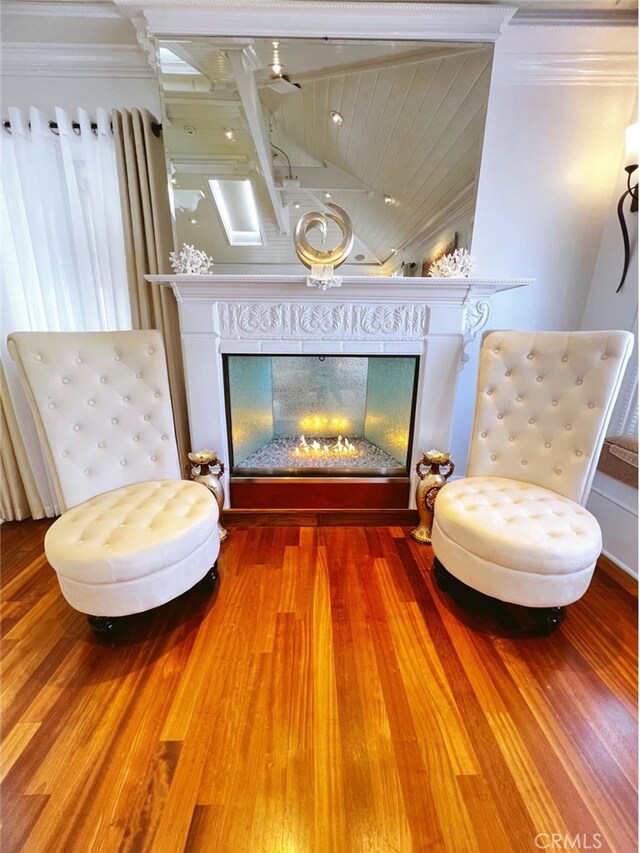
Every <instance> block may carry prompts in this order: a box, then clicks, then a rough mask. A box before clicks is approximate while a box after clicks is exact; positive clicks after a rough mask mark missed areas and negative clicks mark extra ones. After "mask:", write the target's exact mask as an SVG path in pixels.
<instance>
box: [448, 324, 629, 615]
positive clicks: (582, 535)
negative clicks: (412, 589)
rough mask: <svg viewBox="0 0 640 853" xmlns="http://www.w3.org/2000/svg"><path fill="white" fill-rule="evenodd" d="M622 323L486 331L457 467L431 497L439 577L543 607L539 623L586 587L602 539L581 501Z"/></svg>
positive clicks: (621, 344) (624, 339)
mask: <svg viewBox="0 0 640 853" xmlns="http://www.w3.org/2000/svg"><path fill="white" fill-rule="evenodd" d="M632 343H633V336H632V335H631V334H630V333H629V332H493V333H491V334H489V335H487V337H486V338H485V340H484V343H483V346H482V349H481V351H480V367H479V373H478V387H477V400H476V410H475V417H474V423H473V430H472V438H471V447H470V453H469V464H468V468H467V476H466V477H464V478H462V479H460V480H454V481H452V482H450V483H448V484H447V485H445V486H444V487H443V488H442V489H441V491H440V493H439V494H438V497H437V500H436V502H435V517H434V521H433V529H432V543H433V550H434V553H435V557H436V559H435V562H434V570H435V574H436V578H437V579H438V582H439V583H440V585H445V584H446V581H447V579H448V578H449V574H451V575H453V576H454V577H456V578H458V580H460V581H462V582H463V583H465V584H467V585H468V586H471V587H473V588H474V589H477V590H479V591H480V592H483V593H485V594H486V595H489V596H492V597H494V598H498V599H500V600H502V601H507V602H511V603H513V604H521V605H525V606H528V607H535V608H542V610H541V611H540V615H541V617H542V624H543V626H544V628H545V629H546V630H547V631H548V632H550V631H552V630H554V629H555V628H556V627H557V626H558V624H559V623H560V619H561V617H562V615H563V608H564V606H565V605H567V604H571V603H572V602H574V601H577V600H578V599H579V598H580V597H581V596H582V595H583V594H584V593H585V591H586V590H587V587H588V586H589V583H590V581H591V577H592V575H593V571H594V569H595V564H596V560H597V558H598V556H599V555H600V551H601V547H602V537H601V533H600V528H599V526H598V523H597V521H596V520H595V518H594V517H593V516H592V515H591V514H590V513H589V512H587V510H586V509H584V508H583V505H584V504H585V502H586V500H587V497H588V495H589V490H590V488H591V482H592V479H593V475H594V473H595V468H596V465H597V461H598V456H599V453H600V449H601V447H602V443H603V441H604V437H605V431H606V428H607V424H608V421H609V418H610V416H611V412H612V409H613V404H614V402H615V398H616V395H617V393H618V390H619V388H620V383H621V381H622V376H623V373H624V368H625V365H626V363H627V360H628V359H629V356H630V354H631V348H632Z"/></svg>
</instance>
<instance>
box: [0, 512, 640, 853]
mask: <svg viewBox="0 0 640 853" xmlns="http://www.w3.org/2000/svg"><path fill="white" fill-rule="evenodd" d="M48 524H49V522H46V521H45V522H22V523H20V524H5V525H3V526H2V529H1V531H0V533H1V535H2V558H3V593H2V620H1V626H2V641H1V642H2V657H3V674H2V696H3V706H2V707H3V716H2V737H3V752H2V764H1V773H0V775H1V777H2V800H1V802H2V838H1V840H2V848H1V849H2V851H3V853H18V851H20V853H22V851H26V853H39V851H42V853H55V851H65V853H75V851H79V853H80V851H81V853H87V851H91V853H94V851H135V853H143V851H145V853H146V851H158V853H178V851H183V850H184V851H189V853H194V852H195V851H197V853H209V851H215V853H227V851H228V853H280V852H282V853H294V851H295V853H387V851H399V853H410V851H427V850H429V851H453V853H459V851H480V852H481V853H494V852H495V851H518V853H522V851H529V850H530V851H537V850H540V849H596V850H598V849H599V850H603V851H616V853H618V851H619V853H630V851H633V850H636V849H637V678H636V675H637V593H636V590H635V587H634V585H633V583H631V582H629V581H628V580H623V579H621V577H620V575H619V573H618V572H617V571H616V570H615V568H611V566H608V565H606V564H605V565H604V568H603V569H599V570H597V572H596V576H595V578H594V581H593V583H592V585H591V587H590V589H589V591H588V593H587V594H586V596H585V597H584V598H583V599H582V600H581V601H580V602H578V603H577V604H576V605H573V606H572V607H570V608H568V616H567V619H566V621H565V622H564V623H563V625H562V626H561V628H560V629H559V631H558V632H557V633H556V634H555V635H553V636H552V637H550V638H535V637H532V636H530V635H529V634H528V633H527V631H526V630H525V629H523V628H522V627H518V626H519V625H520V626H522V625H526V620H524V619H523V618H521V617H522V613H519V612H517V609H516V608H512V609H509V608H506V607H503V606H501V605H497V604H495V603H494V602H492V601H491V600H489V599H486V598H484V597H483V596H479V595H477V594H472V593H469V592H467V591H466V590H465V589H462V588H461V589H459V590H457V591H456V592H455V594H454V595H453V596H450V595H447V594H446V593H443V592H441V591H440V590H438V588H437V587H436V586H435V583H434V580H433V578H432V572H431V562H432V552H431V549H430V548H428V547H425V546H421V545H419V544H418V543H416V542H414V541H413V540H412V539H411V538H410V537H409V536H408V531H409V528H408V527H391V526H389V527H331V526H329V527H324V526H320V527H256V528H246V527H241V526H239V527H237V528H235V529H234V527H233V523H231V524H230V525H229V526H230V527H231V537H230V539H229V540H228V542H226V543H225V544H224V545H223V548H222V554H221V557H220V583H219V586H218V589H217V591H216V592H215V593H214V594H213V596H211V595H209V594H208V593H207V591H206V589H204V587H202V586H198V587H195V588H194V589H193V590H191V591H190V592H188V593H186V594H185V595H183V596H182V597H181V598H179V599H177V600H176V601H174V602H171V603H170V604H168V605H165V606H164V607H161V608H158V609H157V610H155V611H153V612H150V613H147V614H142V615H140V616H137V617H128V618H127V619H124V620H122V622H121V625H120V628H119V634H118V636H117V639H116V640H115V642H114V643H113V644H110V645H103V644H100V643H99V642H98V641H97V640H96V639H95V638H94V636H93V634H92V632H91V631H90V629H89V627H88V625H87V623H86V621H85V618H84V617H83V616H82V615H81V614H78V613H76V612H74V611H73V610H72V609H71V608H70V607H69V606H68V605H67V604H66V603H65V601H64V600H63V599H62V597H61V596H60V594H59V592H58V587H57V583H56V580H55V575H54V573H53V571H52V570H51V569H50V567H49V566H48V564H47V562H46V560H45V557H44V554H43V544H42V543H43V537H44V533H45V531H46V529H47V527H48ZM619 580H622V582H619ZM553 834H555V837H556V839H561V840H562V839H564V841H563V845H564V846H561V845H560V844H559V843H558V842H557V841H556V846H555V847H553V848H552V847H551V844H552V840H553V839H552V835H553ZM576 837H578V842H576ZM569 842H571V843H572V844H573V847H571V846H568V843H569ZM576 844H577V846H576ZM545 845H546V846H545ZM588 845H590V846H588Z"/></svg>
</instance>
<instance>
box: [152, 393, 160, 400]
mask: <svg viewBox="0 0 640 853" xmlns="http://www.w3.org/2000/svg"><path fill="white" fill-rule="evenodd" d="M153 396H154V397H155V398H156V400H157V399H158V398H159V397H160V392H159V391H156V393H155V394H154V395H153Z"/></svg>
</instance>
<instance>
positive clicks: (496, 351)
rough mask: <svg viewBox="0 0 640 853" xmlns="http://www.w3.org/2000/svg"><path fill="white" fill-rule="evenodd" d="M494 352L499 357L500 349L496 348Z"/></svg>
mask: <svg viewBox="0 0 640 853" xmlns="http://www.w3.org/2000/svg"><path fill="white" fill-rule="evenodd" d="M493 351H494V352H495V354H496V355H498V353H499V352H500V347H494V349H493Z"/></svg>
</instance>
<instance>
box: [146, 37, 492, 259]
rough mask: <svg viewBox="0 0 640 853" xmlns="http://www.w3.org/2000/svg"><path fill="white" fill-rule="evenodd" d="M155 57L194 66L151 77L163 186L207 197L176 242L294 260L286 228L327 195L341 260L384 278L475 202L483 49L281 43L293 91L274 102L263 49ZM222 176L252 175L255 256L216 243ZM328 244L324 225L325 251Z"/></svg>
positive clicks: (486, 58) (179, 223)
mask: <svg viewBox="0 0 640 853" xmlns="http://www.w3.org/2000/svg"><path fill="white" fill-rule="evenodd" d="M163 47H166V48H168V49H170V50H171V51H172V53H173V54H174V55H176V56H179V57H180V58H181V59H182V60H183V61H185V62H187V63H189V64H190V65H191V66H192V67H193V69H195V71H194V72H192V73H186V72H188V68H185V67H184V66H182V67H180V63H179V62H177V63H176V62H173V63H172V62H169V63H168V64H167V63H165V65H164V68H165V69H166V72H165V73H161V75H160V81H161V89H162V92H163V109H164V111H165V115H164V117H163V123H164V128H165V132H164V139H165V145H166V148H167V156H168V159H169V160H170V162H171V167H172V170H173V181H174V186H177V187H179V188H180V189H183V190H185V189H192V190H201V191H202V192H203V193H204V198H202V199H201V201H200V202H199V204H198V207H197V209H196V211H195V212H191V211H180V210H176V234H177V240H178V244H179V245H180V244H182V243H183V242H187V243H194V244H195V245H196V246H197V247H198V248H201V249H204V250H205V251H206V252H207V253H208V254H210V255H211V256H212V257H213V259H214V261H215V262H216V263H220V264H261V265H269V264H295V263H298V261H297V258H296V255H295V250H294V247H293V238H292V236H291V233H292V231H293V228H294V227H295V224H296V222H297V220H298V218H299V217H300V216H301V215H302V214H303V213H305V212H307V211H309V210H318V209H319V208H321V205H322V202H323V201H325V200H327V198H326V196H325V193H327V192H329V193H330V194H331V199H332V201H334V202H337V203H338V204H339V205H341V206H342V207H344V208H345V209H346V210H347V212H348V213H349V215H350V216H351V218H352V221H353V226H354V232H355V234H356V243H355V245H354V249H353V251H352V253H351V256H350V258H349V261H348V263H361V264H376V265H378V267H379V268H380V269H381V268H382V264H383V262H384V261H386V260H387V259H389V257H390V255H391V253H392V250H393V249H397V250H399V251H398V253H397V255H396V256H394V257H395V258H397V259H400V258H401V257H402V253H403V251H404V250H405V248H406V247H410V246H412V245H414V246H415V245H416V243H417V242H419V241H422V240H424V241H426V240H428V239H430V238H433V237H437V236H438V233H439V228H441V227H442V226H441V225H440V224H439V223H440V222H442V221H444V218H445V217H446V216H447V215H448V214H449V213H450V212H451V210H452V209H455V208H456V206H460V205H461V204H464V203H465V201H466V200H468V199H469V198H473V197H475V185H476V178H477V173H478V169H479V163H480V152H481V147H482V138H483V133H484V125H485V117H486V109H487V99H488V91H489V80H490V74H491V60H492V48H491V46H489V45H473V44H455V43H448V44H425V43H409V42H391V41H390V42H371V41H348V42H346V41H342V42H338V41H331V42H328V41H325V40H300V39H298V40H290V39H285V40H281V41H279V43H278V47H277V50H278V54H279V59H280V63H281V65H282V73H283V74H284V75H286V77H287V78H288V79H289V80H290V81H291V83H293V84H296V86H293V85H291V86H287V87H285V88H287V89H288V90H289V91H287V92H284V93H283V92H278V91H276V90H275V89H274V88H272V84H273V83H274V80H273V75H272V72H271V68H270V66H271V64H272V63H273V59H274V56H273V54H274V47H273V44H272V41H271V40H270V39H263V40H260V39H257V40H251V41H247V40H246V39H245V40H242V41H240V40H231V39H226V40H225V39H219V40H212V39H201V40H197V41H190V42H165V43H163ZM232 51H244V62H245V67H247V66H249V69H250V70H249V72H248V73H249V75H250V76H251V77H253V80H254V81H255V84H256V86H257V92H258V93H259V98H260V105H261V110H262V115H263V118H264V127H265V135H266V136H267V137H268V138H267V140H266V142H267V150H269V144H271V145H273V146H276V147H274V148H272V149H271V152H270V157H271V166H270V167H271V170H272V177H273V181H274V183H275V187H276V191H277V197H279V198H280V199H281V202H282V205H283V206H284V208H285V216H286V215H288V216H289V220H290V228H289V229H288V230H289V233H284V234H282V233H279V229H278V227H277V220H276V216H275V214H274V207H273V203H272V201H271V199H270V196H269V192H268V188H267V182H266V181H265V177H264V169H263V168H261V165H260V159H259V156H258V151H259V144H258V145H257V144H256V138H255V137H256V133H255V128H254V132H253V133H252V132H251V131H250V125H251V122H250V120H249V116H248V115H247V112H246V109H245V106H243V102H242V100H241V98H240V95H239V93H238V85H237V82H238V81H237V73H236V74H234V71H233V70H232V64H233V63H232V62H231V61H230V59H229V57H230V54H231V52H232ZM165 55H166V54H165ZM178 71H181V72H182V73H175V72H178ZM236 72H237V63H236ZM275 82H276V84H277V83H278V81H275ZM298 86H299V87H300V88H297V87H298ZM276 88H278V86H276ZM332 110H336V111H338V112H339V113H340V114H341V115H342V117H343V122H342V124H341V125H339V126H338V125H336V124H335V123H334V122H333V121H332V119H331V116H330V112H331V111H332ZM226 129H231V130H233V131H234V133H235V141H229V140H228V139H227V138H226V137H225V133H224V132H225V130H226ZM278 149H281V151H279V150H278ZM281 152H284V154H283V153H281ZM289 167H291V168H289ZM231 176H238V177H243V176H244V177H249V178H250V179H251V182H252V185H253V187H254V191H255V193H256V196H257V199H258V204H259V208H260V215H261V218H262V224H263V228H264V232H265V235H266V245H265V246H263V247H240V246H230V245H229V244H228V242H227V240H226V238H225V235H224V231H223V229H222V227H221V224H220V221H219V218H218V215H217V213H216V210H215V207H214V205H213V202H212V199H211V195H210V193H209V190H208V186H207V178H209V177H219V178H224V177H231ZM288 177H293V178H298V180H299V181H300V187H299V188H296V187H295V186H294V187H293V188H292V187H291V186H286V179H287V178H288ZM385 196H390V197H391V198H392V199H393V202H392V203H388V202H385ZM192 219H195V220H197V222H196V223H192V222H191V220H192ZM309 237H310V239H312V240H313V232H312V233H311V234H310V235H309ZM337 239H338V234H337V231H333V232H332V230H331V228H330V230H329V234H328V237H327V245H333V244H334V243H335V242H337Z"/></svg>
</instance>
